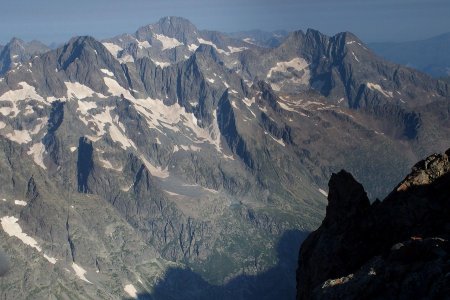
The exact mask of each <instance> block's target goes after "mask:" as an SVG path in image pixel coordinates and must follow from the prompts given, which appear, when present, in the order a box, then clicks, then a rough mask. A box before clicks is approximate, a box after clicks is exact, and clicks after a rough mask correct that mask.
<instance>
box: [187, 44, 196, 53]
mask: <svg viewBox="0 0 450 300" xmlns="http://www.w3.org/2000/svg"><path fill="white" fill-rule="evenodd" d="M187 47H188V49H189V51H191V52H194V51H195V50H197V48H198V45H196V44H190V45H188V46H187Z"/></svg>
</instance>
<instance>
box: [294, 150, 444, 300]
mask: <svg viewBox="0 0 450 300" xmlns="http://www.w3.org/2000/svg"><path fill="white" fill-rule="evenodd" d="M449 155H450V149H449V150H447V152H446V153H445V154H434V155H431V156H429V157H428V158H427V159H425V160H423V161H421V162H419V163H417V164H416V165H415V166H414V167H413V169H412V172H411V174H410V175H408V176H407V177H406V178H405V179H404V180H403V182H401V183H400V184H399V185H398V186H397V187H396V188H395V189H394V191H392V193H391V194H389V195H388V196H387V197H386V199H384V201H382V202H381V201H379V200H376V201H375V202H374V203H372V204H370V202H369V200H368V198H367V196H366V193H365V191H364V189H363V187H362V185H361V184H359V183H358V182H357V181H356V180H355V179H354V178H353V177H352V175H350V174H349V173H347V172H345V171H341V172H339V173H338V174H333V175H332V176H331V179H330V182H329V189H330V190H329V196H328V207H327V211H326V217H325V219H324V221H323V222H322V225H321V226H320V227H319V229H318V230H316V231H315V232H313V233H312V234H311V235H310V236H309V237H308V238H307V239H306V241H305V242H304V243H303V245H302V247H301V249H300V257H299V268H298V270H297V299H448V297H449V295H450V243H449V238H450V201H449V200H450V162H449Z"/></svg>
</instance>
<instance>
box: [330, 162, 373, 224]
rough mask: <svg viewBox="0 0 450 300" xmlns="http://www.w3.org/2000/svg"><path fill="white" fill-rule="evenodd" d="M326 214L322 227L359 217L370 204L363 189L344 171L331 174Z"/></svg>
mask: <svg viewBox="0 0 450 300" xmlns="http://www.w3.org/2000/svg"><path fill="white" fill-rule="evenodd" d="M328 187H329V193H328V206H327V214H326V217H325V220H324V222H323V225H324V226H333V225H335V224H341V223H345V222H346V220H349V219H352V218H355V217H357V216H359V215H361V214H362V213H363V212H364V211H365V210H366V209H367V208H368V207H369V206H370V202H369V199H368V198H367V194H366V192H365V191H364V187H363V186H362V185H361V184H360V183H359V182H357V181H356V180H355V178H354V177H353V176H352V175H351V174H350V173H348V172H346V171H345V170H341V171H340V172H339V173H337V174H334V173H333V174H332V175H331V178H330V182H329V184H328Z"/></svg>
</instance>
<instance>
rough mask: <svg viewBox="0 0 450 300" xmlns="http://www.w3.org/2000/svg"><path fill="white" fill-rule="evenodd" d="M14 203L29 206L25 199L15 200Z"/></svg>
mask: <svg viewBox="0 0 450 300" xmlns="http://www.w3.org/2000/svg"><path fill="white" fill-rule="evenodd" d="M14 204H15V205H18V206H27V203H26V202H25V201H23V200H14Z"/></svg>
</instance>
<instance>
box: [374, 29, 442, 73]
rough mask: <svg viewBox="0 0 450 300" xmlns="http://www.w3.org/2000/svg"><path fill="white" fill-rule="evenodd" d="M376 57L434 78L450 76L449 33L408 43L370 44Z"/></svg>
mask: <svg viewBox="0 0 450 300" xmlns="http://www.w3.org/2000/svg"><path fill="white" fill-rule="evenodd" d="M369 47H370V48H371V49H372V50H373V51H375V52H376V53H377V54H378V55H380V56H382V57H384V58H386V59H388V60H391V61H393V62H396V63H398V64H403V65H407V66H409V67H412V68H415V69H418V70H420V71H422V72H425V73H427V74H430V75H431V76H434V77H436V78H439V77H447V76H449V75H450V54H449V53H450V32H449V33H444V34H441V35H438V36H435V37H432V38H429V39H425V40H417V41H410V42H390V43H371V44H369Z"/></svg>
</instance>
